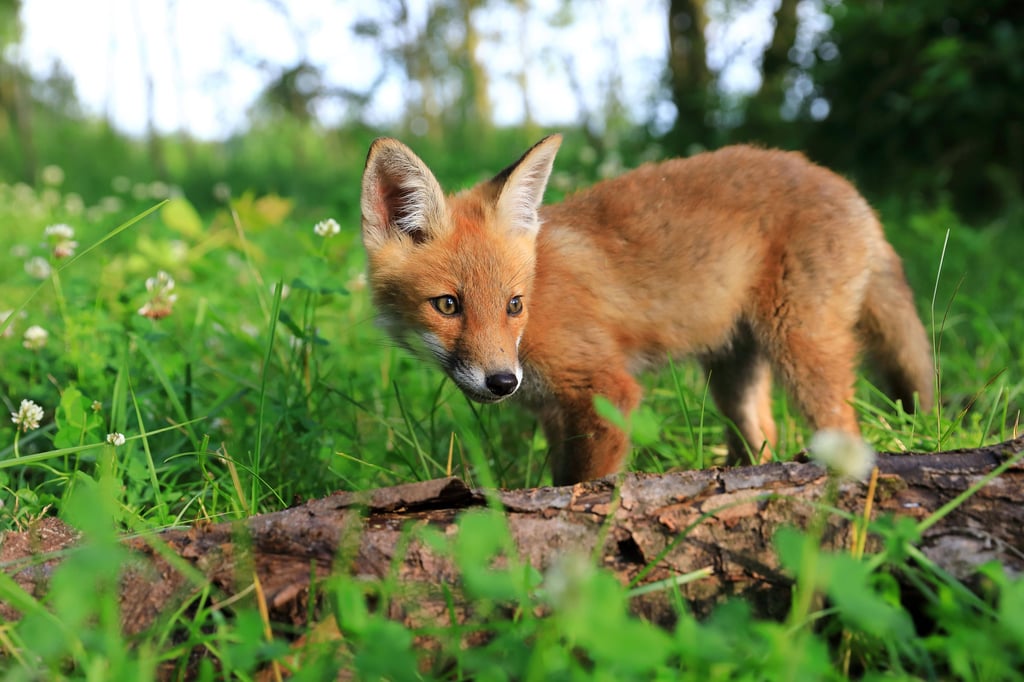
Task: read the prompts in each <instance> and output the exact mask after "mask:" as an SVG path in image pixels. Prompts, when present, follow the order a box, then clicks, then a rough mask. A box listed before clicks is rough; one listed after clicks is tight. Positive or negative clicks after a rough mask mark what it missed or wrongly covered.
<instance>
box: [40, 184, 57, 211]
mask: <svg viewBox="0 0 1024 682" xmlns="http://www.w3.org/2000/svg"><path fill="white" fill-rule="evenodd" d="M39 201H41V202H42V203H43V205H44V206H46V207H47V208H55V207H56V206H57V205H59V204H60V192H58V191H57V190H55V189H53V188H52V187H47V188H45V189H44V190H43V191H42V192H40V193H39Z"/></svg>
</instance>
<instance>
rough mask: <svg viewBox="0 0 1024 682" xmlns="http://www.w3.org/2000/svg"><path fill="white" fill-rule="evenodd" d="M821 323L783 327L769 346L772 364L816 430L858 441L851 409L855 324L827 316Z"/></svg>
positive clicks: (821, 319)
mask: <svg viewBox="0 0 1024 682" xmlns="http://www.w3.org/2000/svg"><path fill="white" fill-rule="evenodd" d="M802 319H803V320H804V321H805V322H806V321H807V320H808V319H814V318H808V317H804V318H802ZM817 320H818V321H817V323H816V324H813V325H808V324H799V325H794V326H792V327H790V326H788V325H782V326H781V327H780V328H778V329H777V330H776V333H775V334H773V337H774V338H773V341H774V343H772V344H771V345H770V346H769V354H770V355H771V359H772V364H773V366H774V367H775V369H776V371H777V373H778V375H779V378H780V380H781V382H782V384H783V386H784V387H785V388H786V391H787V393H788V394H789V396H790V398H791V399H792V400H793V401H794V402H795V403H796V406H797V409H798V410H799V411H800V412H801V414H803V416H804V417H805V418H806V420H807V423H808V426H810V428H811V430H812V431H819V430H822V429H838V430H840V431H845V432H846V433H849V434H852V435H855V436H858V437H859V436H860V425H859V423H858V421H857V414H856V412H855V411H854V409H853V405H852V401H853V395H854V382H855V379H856V375H855V365H856V361H857V353H858V348H859V343H858V341H857V337H856V335H855V334H854V331H853V325H852V324H850V323H847V322H846V321H844V320H837V319H829V316H828V315H820V314H819V317H818V318H817Z"/></svg>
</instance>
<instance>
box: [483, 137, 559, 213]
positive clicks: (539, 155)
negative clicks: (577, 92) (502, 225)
mask: <svg viewBox="0 0 1024 682" xmlns="http://www.w3.org/2000/svg"><path fill="white" fill-rule="evenodd" d="M561 143H562V136H561V135H551V136H550V137H546V138H544V139H543V140H541V141H540V142H538V143H537V144H536V145H534V147H533V148H532V149H530V151H528V152H526V154H524V155H523V158H521V159H520V160H519V162H518V163H517V164H516V166H515V167H514V168H513V169H512V171H511V173H510V174H509V176H508V178H507V179H506V180H505V184H504V185H503V186H502V188H501V193H500V194H499V195H498V212H499V214H501V215H502V216H503V217H504V218H505V219H506V220H508V222H509V224H511V225H512V226H514V227H516V228H519V229H524V230H528V231H529V232H534V233H535V232H537V230H539V229H540V220H539V219H538V218H537V209H539V208H540V204H541V202H542V201H543V200H544V189H545V188H546V187H547V184H548V178H549V177H551V168H552V166H553V165H554V162H555V154H556V153H557V152H558V147H559V145H561Z"/></svg>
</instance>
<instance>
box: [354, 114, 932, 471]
mask: <svg viewBox="0 0 1024 682" xmlns="http://www.w3.org/2000/svg"><path fill="white" fill-rule="evenodd" d="M561 142H562V137H561V135H559V134H552V135H549V136H547V137H545V138H544V139H542V140H540V141H539V142H537V143H536V144H535V145H534V146H532V147H531V148H530V149H529V150H528V151H526V153H524V154H523V155H522V156H521V157H520V158H519V159H518V160H517V161H516V162H514V163H512V164H511V165H510V166H508V167H507V168H505V169H504V170H502V171H501V172H499V173H498V174H497V175H495V176H494V177H493V178H492V179H490V180H486V181H483V182H480V183H479V184H477V185H475V186H473V187H471V188H469V189H466V190H463V191H460V192H457V193H453V194H445V192H444V191H443V190H442V188H441V186H440V184H439V182H438V181H437V179H436V178H435V177H434V175H433V173H432V172H431V171H430V169H429V168H428V167H427V165H426V164H425V163H424V162H423V161H422V160H421V159H420V158H419V157H418V156H416V154H415V153H414V152H413V151H412V150H411V149H410V148H409V147H408V146H406V145H405V144H403V143H402V142H400V141H398V140H396V139H393V138H386V137H382V138H378V139H376V140H375V141H373V142H372V144H371V146H370V148H369V152H368V154H367V158H366V165H365V168H364V171H363V177H362V186H361V198H360V209H361V213H362V216H361V217H362V221H361V237H362V242H363V245H364V247H365V250H366V253H367V269H368V277H367V281H368V284H369V288H370V291H371V297H372V300H373V303H374V307H375V309H376V310H377V311H378V321H379V323H380V325H381V326H382V327H383V329H384V330H385V331H386V332H387V333H388V335H390V337H391V338H392V339H393V340H394V341H395V342H396V343H397V344H398V345H400V346H403V347H405V348H407V349H409V350H411V351H412V352H413V353H417V354H421V356H422V355H425V356H426V357H427V358H433V359H434V360H436V362H437V364H439V365H440V367H441V368H442V369H443V371H444V372H445V373H446V374H447V376H448V377H449V378H450V379H451V380H452V381H453V382H454V383H455V385H456V386H457V387H458V388H459V389H460V390H461V391H462V392H463V393H464V394H465V395H466V397H468V398H469V399H471V400H473V401H476V402H479V403H498V402H501V401H505V400H509V399H514V400H517V401H518V402H520V403H522V404H523V405H525V407H527V408H528V409H529V410H531V411H532V412H534V413H535V414H536V416H537V417H538V419H539V421H540V424H541V426H542V428H543V431H544V434H545V437H546V439H547V443H548V448H549V466H550V470H551V475H552V481H553V483H554V484H555V485H569V484H575V483H579V482H582V481H586V480H590V479H595V478H600V477H603V476H607V475H610V474H614V473H616V472H618V471H619V470H620V469H621V468H622V466H623V463H624V460H625V459H626V456H627V454H628V452H629V447H630V446H629V442H628V437H627V435H626V433H624V432H623V431H622V430H620V429H619V428H618V427H616V426H615V425H614V424H612V423H611V422H609V421H607V420H606V419H605V418H603V417H602V416H601V415H600V414H599V412H598V409H597V408H596V407H595V398H596V397H597V396H603V397H604V398H605V399H607V400H608V401H610V402H611V404H612V405H614V406H615V407H616V408H617V409H618V410H619V412H620V413H621V414H623V415H625V416H627V417H628V415H629V414H630V413H631V412H632V411H633V410H634V409H636V408H637V407H638V405H639V403H640V400H641V394H642V390H641V386H640V384H639V383H638V380H637V378H636V377H637V375H638V373H640V372H642V371H644V370H646V369H648V368H651V367H654V366H656V365H658V364H659V363H663V362H665V361H667V360H668V359H675V358H683V357H695V358H696V359H697V360H698V361H699V363H700V364H701V366H702V367H703V369H704V371H705V372H706V379H707V382H708V388H709V391H710V394H711V396H712V399H713V400H714V402H715V404H716V405H717V407H718V410H719V411H720V413H721V415H722V416H723V417H724V418H725V419H726V420H728V421H727V422H726V423H727V424H729V426H730V428H728V429H727V431H726V437H725V438H726V444H725V445H726V449H727V455H726V463H727V465H740V464H744V463H751V462H754V463H757V462H767V461H770V460H771V459H772V456H773V451H774V448H775V445H776V439H777V429H776V425H775V421H774V419H773V415H772V395H771V393H772V381H773V378H775V377H777V378H778V380H779V381H780V382H781V384H782V386H783V388H784V389H785V391H786V392H787V395H788V396H789V397H790V399H791V400H792V402H793V404H794V405H795V407H796V408H797V409H798V410H799V412H800V413H801V414H802V415H803V417H804V419H805V420H806V423H807V425H808V426H809V427H810V428H811V429H813V430H814V431H821V430H838V431H839V432H845V433H846V434H849V435H851V436H854V437H856V438H858V439H859V438H860V437H861V431H860V425H859V423H858V419H857V416H856V414H855V411H854V408H853V406H852V404H851V401H852V399H853V397H854V386H855V380H856V370H857V368H858V365H859V362H860V359H861V355H862V354H863V355H866V356H867V359H868V360H869V361H870V362H871V363H872V364H873V365H874V367H875V368H876V369H877V370H878V372H879V375H880V377H881V379H882V380H883V382H884V385H886V386H887V391H888V392H889V395H891V396H892V397H894V399H897V400H901V401H902V403H903V405H904V407H905V408H906V409H907V410H908V411H909V410H913V409H915V408H916V409H922V410H925V411H927V410H930V409H931V406H932V402H933V390H934V389H933V381H934V369H933V358H932V353H931V348H930V344H929V340H928V337H927V334H926V332H925V329H924V326H923V324H922V322H921V319H920V318H919V317H918V314H917V311H916V309H915V304H914V297H913V293H912V291H911V289H910V286H909V284H908V282H907V279H906V276H905V275H904V270H903V264H902V261H901V260H900V258H899V256H898V255H897V253H896V251H895V250H894V249H893V247H892V246H891V245H890V243H889V242H888V241H887V240H886V238H885V235H884V233H883V229H882V225H881V223H880V221H879V218H878V217H877V215H876V213H875V212H874V210H873V209H872V208H871V207H870V206H869V204H868V202H867V200H866V199H864V198H863V196H862V195H861V194H860V193H859V192H858V191H857V190H856V189H855V188H854V186H853V185H852V184H851V183H850V182H849V181H847V180H846V179H844V178H843V177H841V176H840V175H838V174H837V173H835V172H833V171H831V170H828V169H826V168H824V167H822V166H819V165H817V164H814V163H812V162H811V161H809V160H808V159H807V158H806V157H805V156H803V155H802V154H800V153H799V152H789V151H782V150H775V149H765V148H760V147H755V146H746V145H734V146H728V147H723V148H721V149H718V150H715V151H707V152H702V153H699V154H696V155H693V156H690V157H687V158H674V159H669V160H664V161H661V162H654V163H647V164H645V165H642V166H640V167H638V168H636V169H634V170H632V171H628V172H626V173H624V174H622V175H619V176H617V177H614V178H610V179H605V180H602V181H599V182H598V183H597V184H594V185H592V186H591V187H589V188H586V189H582V190H580V191H577V192H575V193H573V194H570V195H569V196H568V197H566V198H565V199H564V200H562V201H561V202H559V203H554V204H548V205H542V204H543V197H544V193H545V190H546V187H547V184H548V180H549V178H550V175H551V172H552V169H553V166H554V160H555V155H556V153H557V151H558V149H559V147H560V145H561ZM915 396H916V400H917V402H916V404H915Z"/></svg>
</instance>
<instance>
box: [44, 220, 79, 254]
mask: <svg viewBox="0 0 1024 682" xmlns="http://www.w3.org/2000/svg"><path fill="white" fill-rule="evenodd" d="M43 234H44V235H45V236H46V239H47V241H48V242H49V243H50V245H51V246H52V247H53V257H54V258H56V259H58V260H60V259H61V258H67V257H69V256H73V255H74V254H75V249H77V248H78V242H76V241H75V240H74V236H75V229H74V228H73V227H71V226H70V225H65V224H64V223H58V224H56V225H50V226H49V227H47V228H46V230H44V231H43Z"/></svg>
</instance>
